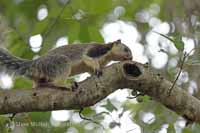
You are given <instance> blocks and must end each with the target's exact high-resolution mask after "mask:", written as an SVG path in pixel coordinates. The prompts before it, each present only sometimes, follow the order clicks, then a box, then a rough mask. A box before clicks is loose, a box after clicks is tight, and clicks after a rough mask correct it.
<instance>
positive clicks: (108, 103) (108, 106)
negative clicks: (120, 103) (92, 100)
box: [102, 99, 117, 112]
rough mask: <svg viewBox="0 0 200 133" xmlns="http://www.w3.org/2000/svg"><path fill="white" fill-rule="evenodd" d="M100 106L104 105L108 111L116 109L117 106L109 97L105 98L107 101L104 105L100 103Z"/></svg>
mask: <svg viewBox="0 0 200 133" xmlns="http://www.w3.org/2000/svg"><path fill="white" fill-rule="evenodd" d="M102 107H105V108H106V109H107V110H108V111H109V112H112V111H113V110H117V108H116V107H115V106H114V105H113V104H112V103H111V101H110V100H109V99H108V100H107V103H106V104H105V105H102Z"/></svg>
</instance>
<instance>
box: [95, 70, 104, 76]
mask: <svg viewBox="0 0 200 133" xmlns="http://www.w3.org/2000/svg"><path fill="white" fill-rule="evenodd" d="M95 74H96V75H97V77H100V76H101V75H102V74H103V72H102V70H100V69H98V70H95Z"/></svg>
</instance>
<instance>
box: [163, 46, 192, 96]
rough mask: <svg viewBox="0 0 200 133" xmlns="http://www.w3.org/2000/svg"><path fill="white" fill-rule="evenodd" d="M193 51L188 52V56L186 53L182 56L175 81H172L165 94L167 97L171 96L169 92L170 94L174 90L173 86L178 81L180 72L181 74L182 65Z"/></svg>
mask: <svg viewBox="0 0 200 133" xmlns="http://www.w3.org/2000/svg"><path fill="white" fill-rule="evenodd" d="M193 50H194V49H192V50H190V52H189V53H188V54H187V53H186V52H185V53H184V55H183V60H182V61H181V66H180V70H179V72H178V75H177V77H176V79H175V80H174V82H173V84H172V86H171V87H170V88H169V89H168V92H167V94H168V96H170V95H171V92H172V90H173V88H174V86H175V84H176V82H177V80H178V79H179V77H180V75H181V72H182V70H183V65H184V63H185V60H186V58H187V57H188V56H189V55H190V53H191V52H192V51H193Z"/></svg>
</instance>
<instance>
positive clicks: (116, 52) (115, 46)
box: [110, 40, 132, 61]
mask: <svg viewBox="0 0 200 133" xmlns="http://www.w3.org/2000/svg"><path fill="white" fill-rule="evenodd" d="M110 45H112V49H111V54H112V57H114V60H115V61H124V60H132V52H131V50H130V49H129V48H128V47H127V46H126V45H125V44H123V43H122V42H121V40H117V41H114V42H111V43H110Z"/></svg>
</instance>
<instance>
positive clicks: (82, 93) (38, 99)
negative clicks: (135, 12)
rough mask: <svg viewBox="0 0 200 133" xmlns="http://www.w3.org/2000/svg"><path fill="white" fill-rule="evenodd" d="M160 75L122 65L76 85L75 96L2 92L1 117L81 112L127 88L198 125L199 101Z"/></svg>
mask: <svg viewBox="0 0 200 133" xmlns="http://www.w3.org/2000/svg"><path fill="white" fill-rule="evenodd" d="M171 85H172V83H170V82H169V81H167V80H165V79H163V78H162V77H161V76H160V75H156V74H153V73H152V72H151V71H150V70H149V69H148V66H147V65H142V64H139V63H136V62H132V61H129V62H121V63H116V64H113V65H111V66H109V67H106V68H105V69H104V70H103V75H102V76H101V77H99V78H98V77H96V76H92V77H90V78H88V79H86V80H85V81H83V82H81V83H79V87H78V88H77V90H76V91H75V92H69V91H62V90H53V89H48V88H40V89H19V90H5V91H1V92H0V114H7V113H20V112H33V111H50V110H60V109H67V110H71V109H80V108H82V107H87V106H91V105H94V104H95V103H97V102H99V101H100V100H102V99H104V98H105V97H106V96H108V95H109V94H110V93H112V92H114V91H115V90H117V89H122V88H130V89H134V90H137V91H140V92H142V93H144V94H147V95H149V96H151V97H152V98H153V99H154V100H156V101H158V102H160V103H162V104H163V105H165V106H166V107H167V108H169V109H171V110H173V111H175V112H176V113H178V114H180V115H182V116H184V117H186V118H187V119H189V120H191V121H194V122H200V101H199V100H198V99H197V98H195V97H193V96H191V95H190V94H188V93H186V92H185V91H184V90H182V89H181V88H179V87H177V86H174V88H173V90H172V92H171V95H170V96H168V93H167V91H168V89H169V88H170V87H171Z"/></svg>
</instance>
